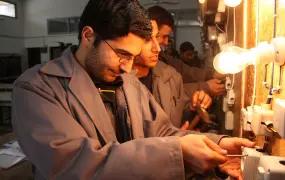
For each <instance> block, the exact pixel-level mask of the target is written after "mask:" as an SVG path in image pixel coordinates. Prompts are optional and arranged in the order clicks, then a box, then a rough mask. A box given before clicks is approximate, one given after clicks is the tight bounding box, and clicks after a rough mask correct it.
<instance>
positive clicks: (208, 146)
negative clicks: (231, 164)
mask: <svg viewBox="0 0 285 180" xmlns="http://www.w3.org/2000/svg"><path fill="white" fill-rule="evenodd" d="M180 144H181V149H182V153H183V159H184V161H185V162H186V163H187V164H188V165H189V166H190V167H191V169H192V170H193V172H195V173H204V172H205V171H207V170H209V169H213V168H215V167H217V166H218V165H220V164H223V163H225V162H226V160H227V158H226V157H225V155H226V154H227V151H226V150H223V149H221V148H220V147H219V146H218V145H217V144H215V143H214V142H213V141H211V140H210V139H209V138H208V137H206V136H205V135H195V134H190V135H187V136H184V137H181V138H180Z"/></svg>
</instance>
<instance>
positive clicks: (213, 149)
mask: <svg viewBox="0 0 285 180" xmlns="http://www.w3.org/2000/svg"><path fill="white" fill-rule="evenodd" d="M205 143H206V145H207V146H208V148H209V153H207V154H209V156H210V161H209V162H210V164H211V165H212V167H216V166H218V165H219V164H223V163H225V162H226V161H227V158H226V157H225V155H226V154H227V151H226V150H223V149H221V148H220V147H219V146H218V145H217V144H216V143H214V142H213V141H211V140H210V139H205Z"/></svg>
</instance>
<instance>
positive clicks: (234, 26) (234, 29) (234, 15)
mask: <svg viewBox="0 0 285 180" xmlns="http://www.w3.org/2000/svg"><path fill="white" fill-rule="evenodd" d="M235 44H236V8H235V7H234V45H235Z"/></svg>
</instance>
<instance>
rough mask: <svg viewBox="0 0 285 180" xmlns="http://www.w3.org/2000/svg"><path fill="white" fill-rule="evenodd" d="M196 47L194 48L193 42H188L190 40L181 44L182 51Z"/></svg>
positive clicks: (192, 49)
mask: <svg viewBox="0 0 285 180" xmlns="http://www.w3.org/2000/svg"><path fill="white" fill-rule="evenodd" d="M194 49H195V48H194V46H193V44H192V43H190V42H188V41H186V42H184V43H182V44H181V45H180V51H181V52H185V51H194Z"/></svg>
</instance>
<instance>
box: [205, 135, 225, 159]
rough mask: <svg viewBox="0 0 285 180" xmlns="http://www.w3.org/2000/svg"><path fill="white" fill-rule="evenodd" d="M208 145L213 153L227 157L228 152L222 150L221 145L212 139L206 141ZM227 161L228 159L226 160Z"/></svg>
mask: <svg viewBox="0 0 285 180" xmlns="http://www.w3.org/2000/svg"><path fill="white" fill-rule="evenodd" d="M205 143H206V145H207V146H208V147H209V148H210V149H211V150H213V151H215V152H217V153H219V154H221V155H223V156H225V155H227V150H224V149H222V148H221V147H220V146H219V145H217V144H216V143H214V142H213V141H211V140H210V139H208V138H207V139H205ZM225 159H226V158H225Z"/></svg>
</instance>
